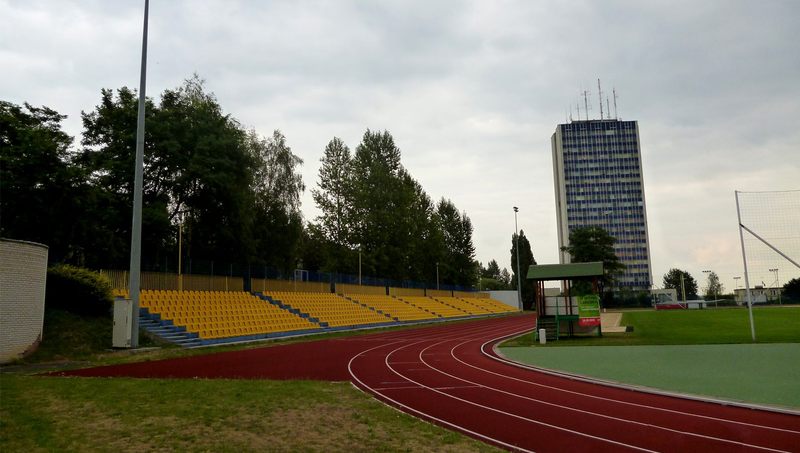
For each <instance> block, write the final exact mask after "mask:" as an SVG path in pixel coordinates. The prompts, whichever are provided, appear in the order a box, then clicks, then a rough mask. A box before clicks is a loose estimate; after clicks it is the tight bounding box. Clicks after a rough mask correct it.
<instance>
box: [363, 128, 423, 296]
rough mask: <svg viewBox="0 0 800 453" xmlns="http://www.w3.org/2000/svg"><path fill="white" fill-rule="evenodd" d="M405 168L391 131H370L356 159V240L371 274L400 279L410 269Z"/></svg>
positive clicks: (366, 133) (368, 273) (365, 136)
mask: <svg viewBox="0 0 800 453" xmlns="http://www.w3.org/2000/svg"><path fill="white" fill-rule="evenodd" d="M403 171H404V170H403V167H402V165H401V164H400V150H399V149H398V148H397V146H395V144H394V139H393V138H392V136H391V134H389V132H387V131H384V132H372V131H370V130H367V131H366V132H365V133H364V136H363V138H362V140H361V143H360V144H359V145H358V147H356V152H355V156H354V158H353V194H354V197H353V235H354V239H353V243H354V244H355V245H357V246H358V247H359V248H360V249H361V250H362V256H363V258H362V266H363V270H364V273H365V274H367V275H370V274H371V275H381V276H384V277H388V278H392V279H398V280H400V279H403V278H404V277H405V276H406V274H407V272H408V268H409V263H408V260H407V256H406V247H407V244H406V239H407V237H408V236H407V235H408V231H407V228H406V224H407V222H408V221H409V219H406V218H404V217H403V214H404V212H403V211H404V209H403V208H404V207H405V206H403V202H404V201H407V199H408V194H404V193H403V184H402V176H401V175H402V173H403Z"/></svg>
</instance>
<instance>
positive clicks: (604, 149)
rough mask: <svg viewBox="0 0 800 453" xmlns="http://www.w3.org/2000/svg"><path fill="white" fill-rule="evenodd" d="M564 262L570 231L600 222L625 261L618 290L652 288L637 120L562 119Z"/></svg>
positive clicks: (559, 189)
mask: <svg viewBox="0 0 800 453" xmlns="http://www.w3.org/2000/svg"><path fill="white" fill-rule="evenodd" d="M551 141H552V147H553V174H554V180H555V192H556V215H557V220H558V246H559V257H560V259H559V260H560V262H561V263H569V262H570V256H569V253H567V252H561V251H560V249H561V247H563V246H567V245H569V232H570V231H572V230H573V229H575V228H579V227H588V226H597V227H601V228H603V229H605V230H606V231H608V232H609V234H611V235H612V236H614V237H615V238H616V240H617V243H616V245H615V247H614V249H615V251H616V254H617V257H619V259H620V261H621V262H622V264H624V265H625V271H624V274H622V275H621V276H620V277H619V278H617V285H618V288H619V289H628V290H632V291H649V290H650V288H651V283H652V281H653V276H652V273H651V266H650V245H649V238H648V231H647V210H646V207H645V199H644V184H643V180H642V156H641V149H640V144H639V127H638V124H637V122H636V121H621V120H618V119H600V120H586V121H582V120H581V121H571V122H570V123H568V124H559V125H558V127H556V131H555V133H554V134H553V136H552V139H551Z"/></svg>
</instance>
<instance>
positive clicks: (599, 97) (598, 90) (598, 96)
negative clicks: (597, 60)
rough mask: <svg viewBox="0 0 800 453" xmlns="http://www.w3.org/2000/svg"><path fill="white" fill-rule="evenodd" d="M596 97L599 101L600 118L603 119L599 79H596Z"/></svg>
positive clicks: (601, 92) (601, 91)
mask: <svg viewBox="0 0 800 453" xmlns="http://www.w3.org/2000/svg"><path fill="white" fill-rule="evenodd" d="M597 99H598V100H599V101H600V119H601V120H602V119H603V90H601V89H600V79H599V78H598V79H597Z"/></svg>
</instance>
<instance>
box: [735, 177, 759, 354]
mask: <svg viewBox="0 0 800 453" xmlns="http://www.w3.org/2000/svg"><path fill="white" fill-rule="evenodd" d="M733 193H734V195H736V218H737V220H738V221H739V242H741V244H742V262H744V287H745V292H746V293H747V310H748V312H749V314H750V336H751V337H752V338H753V341H756V325H755V323H754V322H753V296H752V294H750V275H749V274H748V273H747V255H745V251H744V232H743V231H742V212H741V210H740V209H739V191H738V190H734V191H733Z"/></svg>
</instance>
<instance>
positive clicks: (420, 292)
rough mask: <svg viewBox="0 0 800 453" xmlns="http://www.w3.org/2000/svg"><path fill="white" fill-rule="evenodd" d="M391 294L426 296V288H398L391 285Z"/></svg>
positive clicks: (398, 295)
mask: <svg viewBox="0 0 800 453" xmlns="http://www.w3.org/2000/svg"><path fill="white" fill-rule="evenodd" d="M389 295H390V296H397V297H401V296H424V295H425V290H424V289H419V288H396V287H390V288H389Z"/></svg>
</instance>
